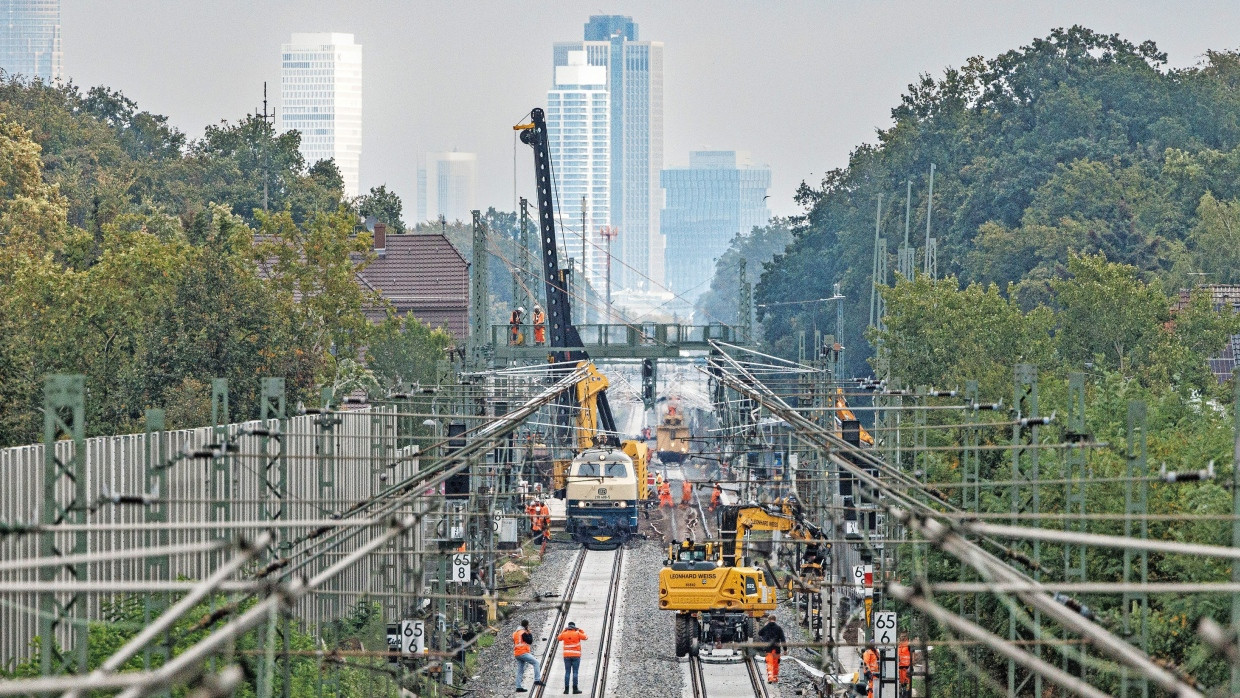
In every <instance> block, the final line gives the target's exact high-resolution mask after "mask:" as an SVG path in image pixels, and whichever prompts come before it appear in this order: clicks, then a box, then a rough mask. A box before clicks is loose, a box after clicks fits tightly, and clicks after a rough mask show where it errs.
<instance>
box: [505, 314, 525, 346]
mask: <svg viewBox="0 0 1240 698" xmlns="http://www.w3.org/2000/svg"><path fill="white" fill-rule="evenodd" d="M523 322H525V308H522V307H518V308H517V309H516V310H514V311H512V315H509V316H508V326H509V327H510V328H511V330H512V340H511V342H512V344H513V346H518V345H520V344H523V343H524V340H525V337H524V336H523V335H522V334H521V323H523Z"/></svg>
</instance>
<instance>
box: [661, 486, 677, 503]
mask: <svg viewBox="0 0 1240 698" xmlns="http://www.w3.org/2000/svg"><path fill="white" fill-rule="evenodd" d="M659 506H661V507H670V506H675V505H674V504H673V503H672V486H671V484H669V483H668V482H667V481H666V480H664V481H663V484H661V485H659Z"/></svg>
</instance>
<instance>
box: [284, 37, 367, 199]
mask: <svg viewBox="0 0 1240 698" xmlns="http://www.w3.org/2000/svg"><path fill="white" fill-rule="evenodd" d="M280 58H281V63H282V66H283V69H282V72H281V76H280V97H281V104H282V109H281V110H280V130H281V131H292V130H297V131H299V132H301V155H302V157H304V158H305V159H306V164H307V165H313V164H314V163H316V162H318V161H319V160H327V159H332V160H335V161H336V167H338V168H340V174H341V176H343V177H344V193H345V196H350V197H352V196H357V195H358V190H359V188H360V187H359V173H360V169H361V160H362V45H361V44H358V43H354V41H353V35H352V34H293V36H292V38H291V39H290V41H289V43H287V44H284V45H283V46H282V48H281V53H280Z"/></svg>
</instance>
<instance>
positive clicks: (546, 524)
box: [538, 504, 551, 530]
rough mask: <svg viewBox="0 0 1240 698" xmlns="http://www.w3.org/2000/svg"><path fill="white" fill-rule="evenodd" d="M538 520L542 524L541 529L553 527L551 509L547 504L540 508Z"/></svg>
mask: <svg viewBox="0 0 1240 698" xmlns="http://www.w3.org/2000/svg"><path fill="white" fill-rule="evenodd" d="M538 522H539V523H540V524H541V525H540V526H539V527H538V529H539V530H542V529H544V528H551V509H550V508H548V507H547V505H546V504H544V505H542V507H541V508H540V509H539V510H538Z"/></svg>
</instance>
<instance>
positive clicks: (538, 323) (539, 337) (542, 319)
mask: <svg viewBox="0 0 1240 698" xmlns="http://www.w3.org/2000/svg"><path fill="white" fill-rule="evenodd" d="M534 343H535V344H546V343H547V314H546V313H544V312H543V309H542V307H540V306H539V305H538V304H537V303H535V304H534Z"/></svg>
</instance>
